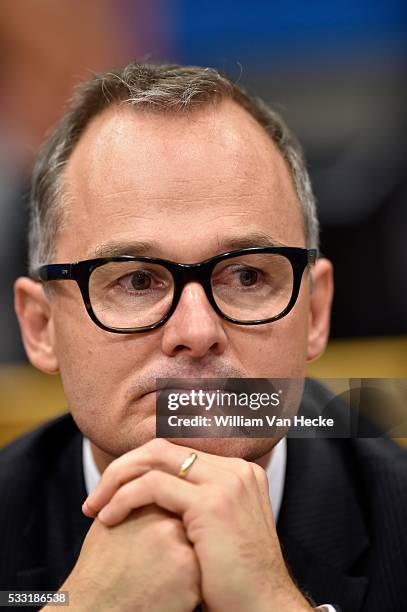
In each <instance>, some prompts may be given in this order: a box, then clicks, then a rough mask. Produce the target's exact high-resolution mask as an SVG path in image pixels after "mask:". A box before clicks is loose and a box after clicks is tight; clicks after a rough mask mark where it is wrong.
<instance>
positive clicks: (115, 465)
mask: <svg viewBox="0 0 407 612" xmlns="http://www.w3.org/2000/svg"><path fill="white" fill-rule="evenodd" d="M191 453H196V451H195V450H194V449H193V448H188V447H185V446H179V445H177V444H173V443H171V442H168V441H167V440H163V439H160V438H156V439H154V440H151V441H150V442H148V443H147V444H144V445H143V446H141V447H140V448H137V449H134V450H132V451H130V452H128V453H126V454H125V455H122V456H121V457H119V458H118V459H116V460H115V461H113V462H112V463H111V464H110V465H109V466H108V467H107V468H106V470H105V471H104V473H103V475H102V478H101V480H100V481H99V483H98V486H97V487H96V489H95V490H94V491H93V492H92V493H91V494H90V495H89V496H88V498H87V499H86V501H85V502H84V504H83V506H82V510H83V512H84V514H86V515H87V516H90V517H94V516H96V515H97V513H98V512H99V511H100V510H101V509H102V508H103V506H105V505H106V504H107V503H108V502H109V500H110V499H111V498H112V497H113V495H114V494H115V493H116V492H117V491H118V490H119V489H120V487H122V486H123V485H125V484H126V483H128V482H130V481H131V480H134V479H136V478H139V477H140V476H142V475H143V474H145V473H146V472H148V471H150V470H152V469H157V470H160V471H163V472H167V473H169V474H172V475H176V476H177V475H178V473H179V470H180V467H181V465H182V463H183V462H184V460H185V459H186V458H187V457H188V456H189V455H190V454H191ZM196 454H197V455H198V458H197V460H196V461H195V462H194V463H193V465H192V466H191V467H190V469H189V470H188V472H187V474H186V476H185V478H186V479H187V480H188V481H190V482H194V483H195V484H201V483H203V482H208V481H211V480H214V479H218V480H220V479H221V478H222V474H221V471H220V470H222V468H223V469H225V468H226V466H227V465H228V463H227V461H225V459H228V460H229V461H230V458H225V457H217V456H214V455H210V454H208V453H204V452H199V453H196ZM214 465H215V466H216V468H217V469H216V471H214V470H213V469H212V466H214Z"/></svg>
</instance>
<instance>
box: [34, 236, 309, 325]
mask: <svg viewBox="0 0 407 612" xmlns="http://www.w3.org/2000/svg"><path fill="white" fill-rule="evenodd" d="M316 258H317V250H316V249H303V248H297V247H252V248H247V249H240V250H238V251H232V252H229V253H223V254H221V255H217V256H216V257H212V258H210V259H207V260H205V261H201V262H199V263H196V264H184V263H175V262H173V261H167V260H165V259H157V258H155V257H132V256H127V255H125V256H120V257H101V258H98V259H88V260H86V261H79V262H77V263H70V264H49V265H44V266H41V267H40V268H38V270H37V271H36V278H37V280H41V281H44V282H47V281H55V280H74V281H76V282H77V284H78V286H79V289H80V292H81V294H82V298H83V301H84V304H85V306H86V310H87V312H88V314H89V316H90V318H91V319H92V321H93V322H94V323H96V325H98V326H99V327H101V328H102V329H104V330H106V331H109V332H113V333H118V334H132V333H138V332H145V331H149V330H152V329H156V328H157V327H160V326H161V325H163V324H164V323H165V322H166V321H168V319H169V318H170V316H171V315H172V314H173V312H174V311H175V309H176V307H177V304H178V302H179V299H180V297H181V293H182V290H183V288H184V287H185V285H186V284H187V283H189V282H198V283H200V284H201V285H202V287H203V289H204V291H205V294H206V297H207V299H208V301H209V303H210V304H211V306H212V308H213V309H214V310H215V311H216V312H217V313H218V315H219V316H221V317H223V318H224V319H226V320H227V321H230V322H231V323H235V324H236V325H261V324H264V323H271V322H272V321H277V320H278V319H281V318H282V317H285V316H286V315H287V314H288V313H289V312H290V311H291V309H292V308H293V307H294V305H295V302H296V301H297V298H298V293H299V290H300V285H301V279H302V275H303V273H304V270H305V268H306V267H307V266H308V265H310V264H314V263H315V261H316Z"/></svg>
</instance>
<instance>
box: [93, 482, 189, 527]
mask: <svg viewBox="0 0 407 612" xmlns="http://www.w3.org/2000/svg"><path fill="white" fill-rule="evenodd" d="M198 495H199V492H198V487H197V486H196V485H192V484H191V483H189V482H186V481H185V480H182V479H180V478H176V477H174V476H171V475H170V474H167V473H165V472H160V471H158V470H151V471H150V472H147V473H146V474H144V475H143V476H140V477H139V478H137V479H136V480H132V481H131V482H129V483H127V484H125V485H123V486H122V487H121V488H120V490H119V491H117V492H116V493H115V494H114V495H113V497H112V499H111V500H110V501H109V503H108V504H107V505H106V506H105V507H104V508H103V510H101V512H99V514H98V519H99V520H100V521H101V522H102V523H104V524H105V525H107V526H109V527H112V526H113V525H117V524H118V523H121V522H122V521H123V520H124V519H125V518H126V517H127V516H128V515H129V514H130V513H131V512H132V511H133V510H136V509H137V508H141V507H143V506H146V505H149V504H156V505H157V506H159V507H160V508H163V509H164V510H168V511H169V512H172V513H174V514H177V515H181V516H182V515H183V513H184V512H186V510H187V509H188V508H189V507H190V506H191V504H192V503H194V502H196V500H197V496H198Z"/></svg>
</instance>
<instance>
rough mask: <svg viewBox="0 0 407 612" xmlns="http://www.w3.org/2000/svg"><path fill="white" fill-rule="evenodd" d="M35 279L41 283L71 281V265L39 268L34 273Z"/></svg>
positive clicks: (53, 265) (52, 265)
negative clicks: (66, 279)
mask: <svg viewBox="0 0 407 612" xmlns="http://www.w3.org/2000/svg"><path fill="white" fill-rule="evenodd" d="M34 275H35V276H36V278H38V279H39V280H42V281H52V280H61V279H64V278H69V279H72V264H49V265H47V266H40V267H39V268H37V269H36V270H35V271H34Z"/></svg>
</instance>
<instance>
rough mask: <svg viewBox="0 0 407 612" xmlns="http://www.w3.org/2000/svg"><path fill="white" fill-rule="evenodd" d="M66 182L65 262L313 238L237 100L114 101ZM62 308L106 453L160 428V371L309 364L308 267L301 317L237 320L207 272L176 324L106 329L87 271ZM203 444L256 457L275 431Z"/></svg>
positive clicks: (91, 426)
mask: <svg viewBox="0 0 407 612" xmlns="http://www.w3.org/2000/svg"><path fill="white" fill-rule="evenodd" d="M64 179H65V182H64V186H65V192H66V196H65V220H64V224H63V226H62V227H61V229H60V232H59V234H58V237H57V249H56V257H55V258H54V262H55V263H58V262H60V263H62V262H63V263H65V262H72V261H78V260H82V259H90V258H93V257H95V256H103V255H105V254H107V255H110V254H112V253H113V254H116V255H120V254H123V255H125V254H126V255H132V254H141V255H150V256H155V257H161V258H164V259H169V260H173V261H177V262H184V263H194V262H199V261H202V260H204V259H206V258H209V257H212V256H214V255H217V254H219V253H221V252H224V251H227V250H233V249H234V248H239V246H240V242H243V243H244V244H243V245H244V246H262V244H263V241H264V240H268V242H269V243H270V244H273V243H277V244H279V243H281V244H283V245H287V246H301V247H304V246H305V238H304V230H303V220H302V214H301V211H300V207H299V204H298V198H297V195H296V192H295V189H294V186H293V182H292V179H291V177H290V173H289V170H288V168H287V166H286V163H285V162H284V160H283V158H282V156H281V154H280V153H279V152H278V151H277V149H276V147H275V146H274V145H273V143H272V142H271V141H270V139H269V137H268V136H267V134H266V133H265V132H264V131H263V129H262V128H261V127H260V126H259V125H257V123H256V122H255V121H254V120H253V119H252V118H251V117H250V116H249V115H248V114H247V113H246V112H245V111H244V110H243V109H241V108H240V107H238V106H237V105H236V104H235V103H233V102H224V103H222V104H221V105H218V106H213V107H212V106H211V107H206V108H203V109H202V110H200V111H193V112H192V113H191V114H186V113H179V114H167V115H166V114H160V113H157V114H152V113H148V112H145V111H135V110H133V109H130V108H126V107H125V108H123V107H122V108H120V109H119V108H117V107H114V108H110V109H109V110H108V111H105V112H104V113H102V114H101V115H99V116H98V117H96V118H95V119H94V120H93V121H92V123H91V124H90V125H89V126H88V128H87V130H86V131H85V133H84V134H83V135H82V137H81V139H80V141H79V143H78V145H77V147H76V149H75V150H74V152H73V154H72V156H71V158H70V159H69V162H68V164H67V168H66V172H65V177H64ZM140 247H143V249H144V250H142V251H141V250H140ZM50 313H51V314H50V316H51V318H50V329H51V334H50V336H51V338H52V346H53V351H54V352H55V355H56V358H57V362H58V367H59V369H60V372H61V375H62V380H63V385H64V389H65V392H66V396H67V399H68V403H69V407H70V409H71V410H72V413H73V416H74V418H75V420H76V422H77V424H78V425H79V427H80V428H81V430H82V431H83V433H84V434H85V435H87V436H88V437H89V438H90V439H91V441H92V442H93V443H94V445H96V446H97V447H98V448H99V449H101V450H102V451H103V452H104V453H107V455H106V457H113V456H118V455H120V454H122V453H124V452H126V451H128V450H130V449H132V448H134V447H136V446H139V445H140V444H142V443H144V442H146V441H148V440H149V439H151V438H152V437H154V435H155V417H154V413H155V393H154V389H155V381H156V378H159V377H166V378H169V377H178V378H182V377H222V378H226V377H267V378H269V377H302V376H303V375H304V368H305V362H306V359H307V351H308V326H309V321H310V295H309V283H308V282H307V275H306V274H304V276H303V280H302V284H301V290H300V295H299V297H298V301H297V303H296V305H295V307H294V308H293V310H292V311H291V312H290V314H289V315H288V316H286V317H284V318H283V319H281V320H279V321H276V322H274V323H272V324H266V325H259V326H252V327H250V326H237V325H233V324H232V323H229V322H227V321H224V320H223V319H221V318H220V317H219V316H218V315H217V314H216V313H215V312H214V311H213V309H212V308H211V306H210V304H209V303H208V301H207V298H206V296H205V293H204V291H203V288H202V287H201V286H200V285H199V284H198V283H190V284H188V285H186V287H185V288H184V291H183V293H182V296H181V299H180V302H179V304H178V307H177V309H176V311H175V313H174V314H173V315H172V317H171V318H170V319H169V320H168V321H167V322H166V323H165V325H163V326H162V327H160V328H158V329H156V330H154V331H149V332H146V333H142V334H129V335H121V334H114V333H109V332H106V331H103V330H102V329H100V328H98V327H97V326H96V325H95V324H94V323H93V322H92V321H91V319H90V318H89V316H88V315H87V313H86V310H85V308H84V305H83V302H82V299H81V296H80V293H79V289H78V287H77V285H76V284H75V283H73V282H59V283H55V290H54V293H53V296H52V298H51V306H50ZM189 444H191V445H194V446H195V447H197V448H201V449H203V450H207V451H209V452H214V453H219V454H225V455H236V456H244V457H246V458H250V459H253V458H255V457H256V456H260V455H261V454H263V453H264V452H266V451H267V450H268V449H269V448H270V447H271V446H272V445H273V441H272V440H270V441H264V440H263V441H261V440H260V441H259V440H253V439H252V440H243V439H240V440H233V439H229V440H223V441H221V440H216V439H212V440H194V441H193V442H192V441H189Z"/></svg>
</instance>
